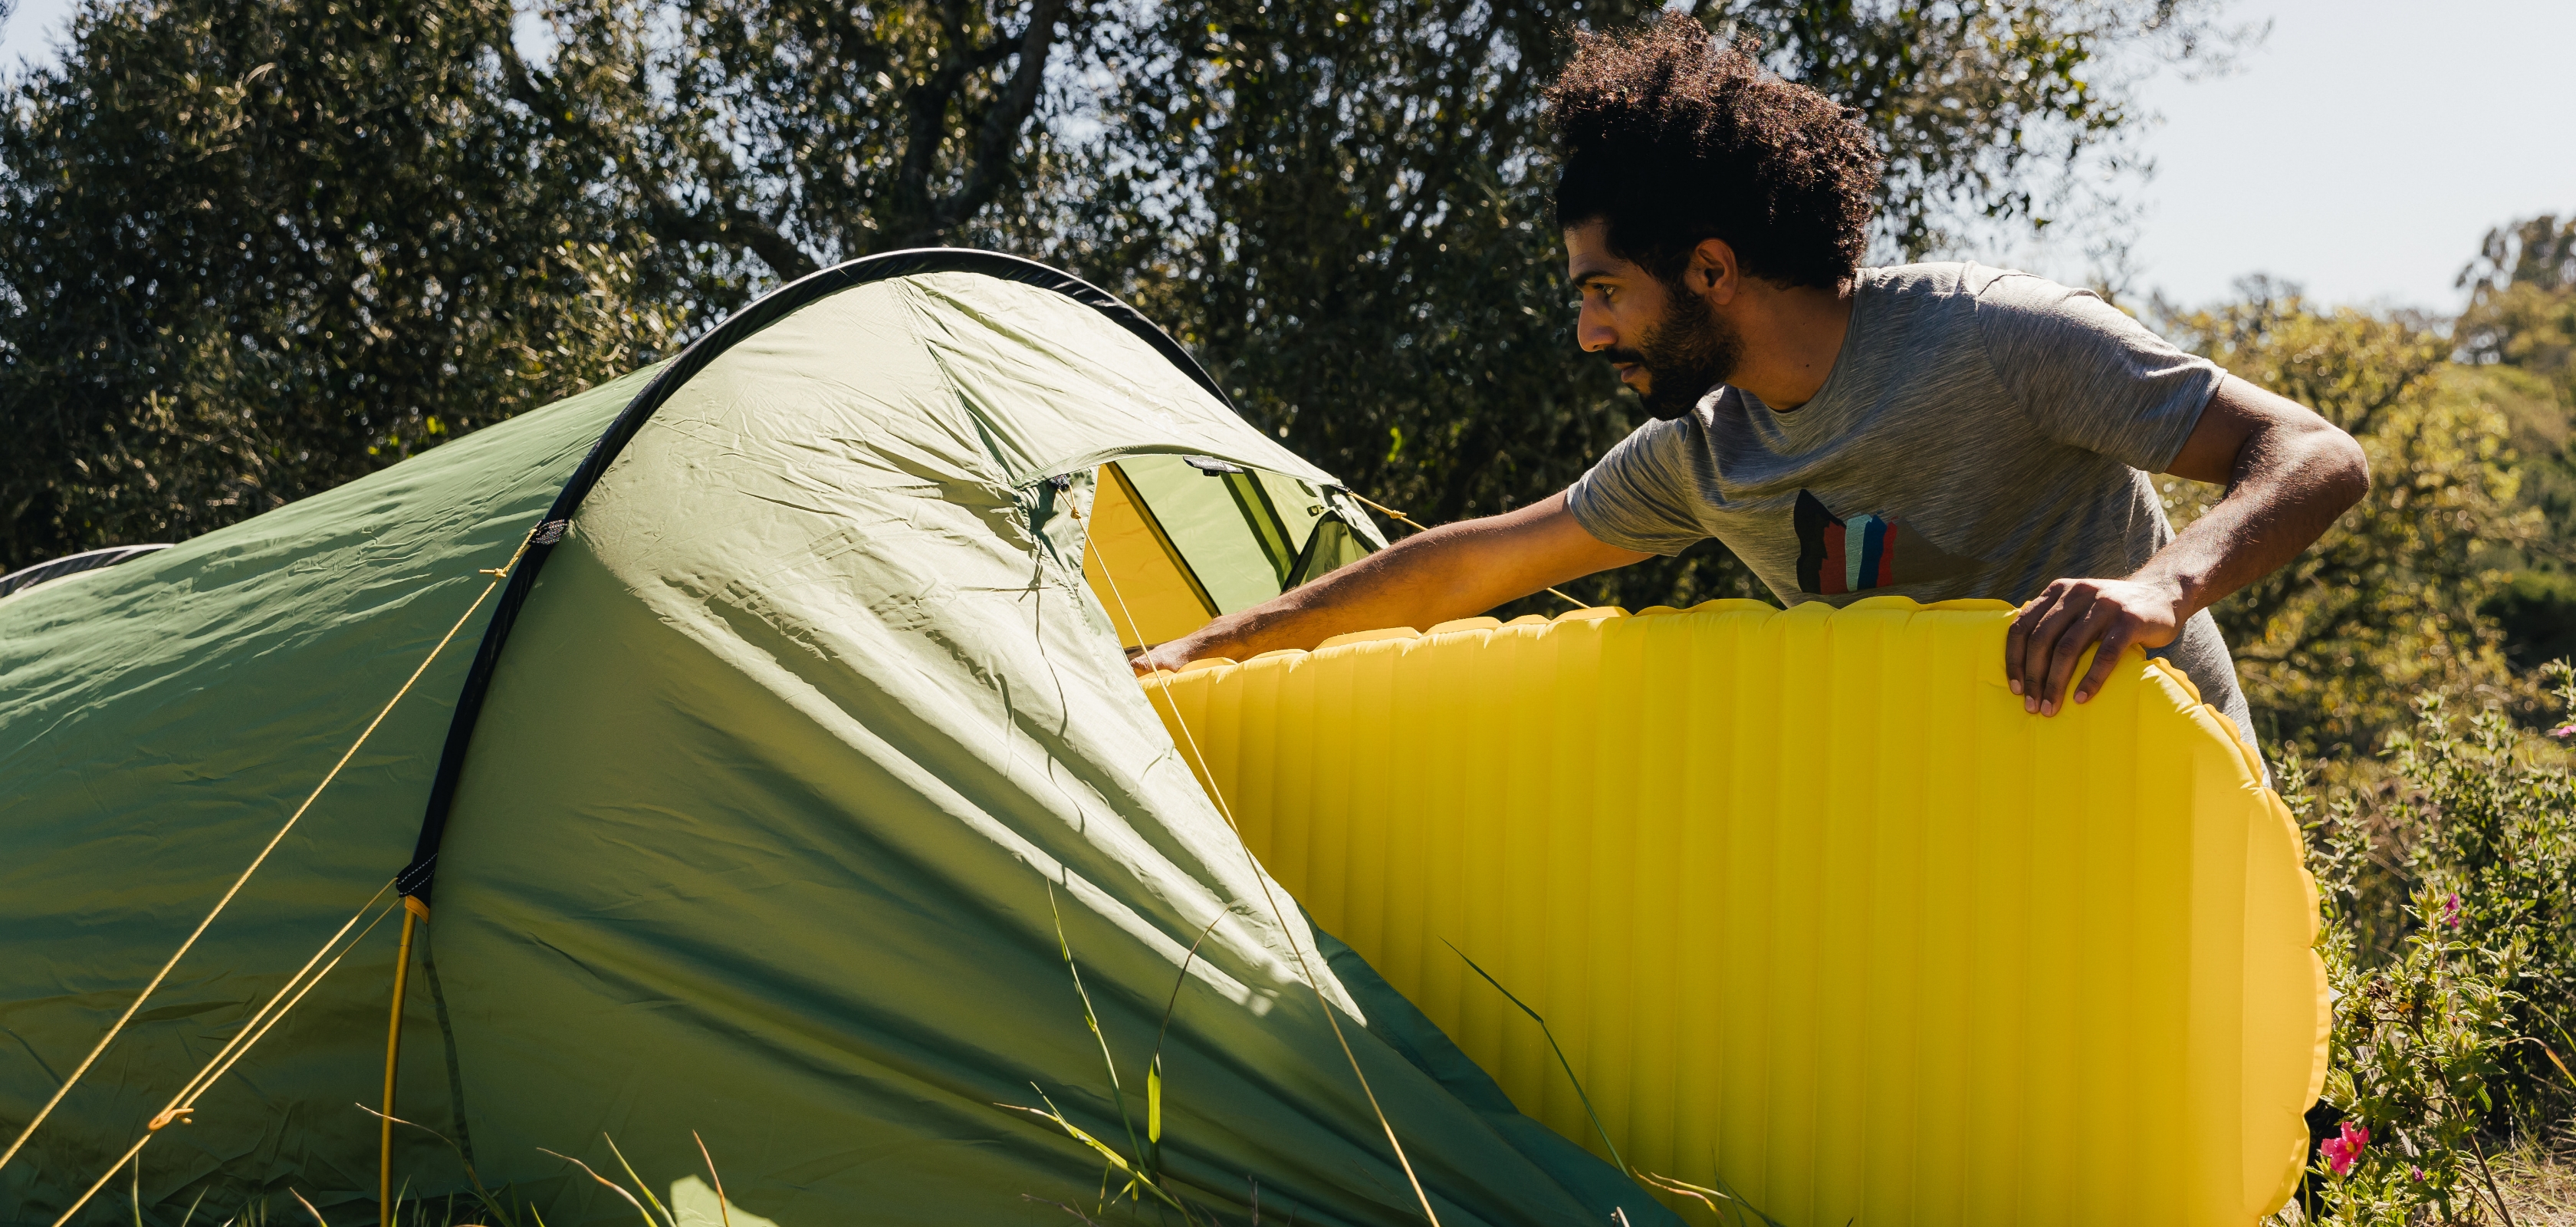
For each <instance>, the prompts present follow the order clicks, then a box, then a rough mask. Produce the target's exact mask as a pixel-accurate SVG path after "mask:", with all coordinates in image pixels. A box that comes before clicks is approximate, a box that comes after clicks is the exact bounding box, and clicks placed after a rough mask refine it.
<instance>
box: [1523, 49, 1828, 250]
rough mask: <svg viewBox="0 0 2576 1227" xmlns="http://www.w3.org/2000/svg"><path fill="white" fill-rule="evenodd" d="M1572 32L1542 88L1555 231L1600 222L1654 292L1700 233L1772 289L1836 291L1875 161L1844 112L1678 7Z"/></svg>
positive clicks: (1615, 247) (1614, 246)
mask: <svg viewBox="0 0 2576 1227" xmlns="http://www.w3.org/2000/svg"><path fill="white" fill-rule="evenodd" d="M1574 39H1575V49H1574V58H1573V61H1572V62H1571V63H1569V64H1567V65H1566V69H1565V73H1564V75H1563V76H1560V77H1558V78H1557V79H1556V82H1555V84H1553V85H1550V86H1549V87H1548V88H1547V101H1548V106H1549V112H1550V120H1551V123H1552V126H1553V127H1554V129H1555V133H1556V138H1557V148H1558V152H1559V154H1560V155H1561V157H1562V160H1563V167H1564V170H1563V173H1562V176H1561V177H1560V178H1559V179H1558V181H1557V187H1556V202H1555V204H1556V221H1557V225H1558V227H1559V228H1560V229H1562V228H1565V227H1570V226H1579V225H1583V224H1585V223H1588V222H1593V221H1601V222H1606V223H1608V234H1607V240H1608V244H1609V248H1610V251H1611V252H1612V253H1613V254H1615V255H1617V256H1619V257H1620V258H1621V259H1624V260H1630V261H1634V262H1635V263H1637V264H1639V265H1641V266H1643V267H1644V268H1645V269H1646V271H1647V272H1649V273H1651V274H1653V275H1654V276H1656V277H1658V278H1661V279H1662V280H1663V281H1665V282H1666V283H1668V284H1676V283H1678V282H1679V280H1680V278H1681V275H1682V271H1683V270H1684V269H1685V268H1686V267H1688V265H1689V261H1690V253H1691V249H1692V248H1694V247H1696V246H1698V245H1699V243H1700V241H1701V240H1703V239H1711V238H1714V239H1722V240H1724V241H1725V242H1726V244H1727V245H1728V246H1730V247H1732V248H1734V249H1735V259H1736V263H1737V265H1738V266H1739V267H1740V268H1741V269H1742V270H1743V271H1744V272H1745V273H1746V274H1747V275H1749V276H1754V277H1759V278H1762V279H1763V280H1765V281H1769V282H1772V283H1774V284H1780V285H1798V286H1815V287H1818V288H1821V289H1834V288H1837V287H1839V286H1840V285H1841V284H1842V283H1843V282H1845V281H1847V280H1849V279H1850V278H1851V277H1852V275H1853V273H1854V272H1855V271H1856V270H1858V269H1859V268H1860V259H1861V254H1862V252H1863V251H1865V250H1866V249H1867V248H1868V246H1869V220H1870V209H1871V202H1872V200H1873V199H1874V198H1875V196H1876V194H1877V191H1878V174H1879V154H1878V146H1877V144H1876V143H1875V142H1874V141H1872V140H1871V138H1870V134H1869V130H1868V129H1866V128H1864V127H1862V126H1861V125H1860V123H1859V122H1858V120H1857V118H1856V117H1855V116H1854V114H1853V113H1851V112H1847V111H1845V110H1844V109H1843V108H1842V107H1840V106H1838V105H1836V104H1835V103H1834V102H1833V101H1832V100H1831V99H1828V98H1826V97H1825V96H1824V95H1823V94H1819V93H1817V92H1816V91H1814V90H1812V89H1809V88H1807V87H1806V86H1803V85H1799V84H1797V83H1795V82H1792V81H1787V80H1783V79H1782V78H1780V77H1779V76H1777V75H1775V74H1772V73H1769V72H1765V71H1763V69H1762V66H1761V65H1760V64H1758V63H1756V62H1754V59H1753V56H1752V54H1751V50H1752V47H1753V44H1752V43H1751V41H1750V40H1746V41H1744V42H1740V43H1737V44H1736V45H1734V46H1728V45H1726V44H1723V43H1720V42H1718V41H1717V40H1716V39H1714V38H1711V37H1710V36H1709V33H1708V31H1707V30H1706V29H1705V28H1703V27H1702V26H1701V25H1700V24H1699V23H1698V22H1697V21H1694V20H1692V19H1691V18H1689V17H1687V16H1684V15H1682V14H1679V13H1667V14H1666V15H1665V16H1664V17H1663V18H1662V19H1661V20H1659V21H1656V22H1654V23H1652V24H1649V25H1646V26H1644V27H1642V28H1640V29H1637V30H1634V31H1630V32H1627V33H1621V34H1586V33H1580V32H1578V33H1576V34H1575V36H1574Z"/></svg>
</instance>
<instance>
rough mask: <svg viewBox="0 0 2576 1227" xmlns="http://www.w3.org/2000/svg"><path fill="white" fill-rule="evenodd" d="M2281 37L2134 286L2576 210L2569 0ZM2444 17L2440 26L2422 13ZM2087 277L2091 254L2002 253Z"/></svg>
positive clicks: (2299, 5) (2147, 240)
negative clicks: (2085, 257) (2085, 256)
mask: <svg viewBox="0 0 2576 1227" xmlns="http://www.w3.org/2000/svg"><path fill="white" fill-rule="evenodd" d="M72 3H73V0H19V3H18V10H17V13H16V15H15V16H13V17H11V18H10V19H9V21H8V24H7V25H6V26H5V27H0V66H10V67H14V66H15V65H17V64H18V63H20V62H22V61H26V60H30V59H32V60H35V61H37V62H50V61H51V60H52V59H53V58H54V44H55V42H56V41H57V40H58V39H59V37H60V32H61V30H62V27H63V24H64V22H65V19H66V16H67V14H68V13H69V12H70V11H71V7H72ZM2228 14H2229V19H2230V20H2234V21H2248V22H2255V23H2261V22H2265V21H2268V22H2270V23H2271V33H2270V36H2269V37H2268V38H2267V39H2266V40H2265V41H2264V42H2263V43H2262V45H2260V46H2258V47H2256V48H2254V49H2253V50H2251V51H2249V52H2246V53H2245V54H2244V55H2243V56H2242V57H2241V58H2240V61H2239V63H2238V66H2237V69H2236V71H2235V72H2234V73H2233V74H2231V75H2229V76H2227V77H2224V78H2220V79H2216V80H2210V79H2201V80H2185V79H2183V78H2181V77H2180V76H2179V75H2177V74H2172V73H2166V74H2161V75H2159V76H2157V77H2155V78H2153V79H2151V80H2150V81H2148V82H2147V83H2146V84H2145V85H2144V86H2143V87H2142V93H2141V98H2142V101H2143V102H2144V103H2145V104H2146V106H2147V108H2148V109H2150V110H2153V111H2155V112H2158V113H2160V114H2161V115H2162V117H2163V118H2162V121H2161V123H2160V124H2158V125H2157V126H2156V127H2155V128H2153V129H2152V130H2150V131H2149V132H2148V133H2147V134H2146V136H2145V138H2144V140H2143V142H2142V147H2143V149H2144V151H2145V152H2146V153H2147V155H2148V156H2149V157H2151V158H2152V159H2153V160H2154V162H2155V165H2156V173H2155V175H2154V176H2153V178H2151V179H2149V180H2148V181H2147V182H2146V183H2145V184H2143V185H2141V186H2137V187H2135V188H2134V189H2133V191H2132V195H2133V196H2134V198H2135V199H2136V200H2137V202H2138V203H2139V205H2141V206H2142V208H2141V213H2140V216H2139V218H2138V221H2137V223H2136V226H2135V232H2134V235H2133V246H2132V249H2131V262H2132V269H2133V276H2132V278H2131V286H2130V288H2131V289H2133V290H2134V291H2135V292H2137V293H2138V294H2140V295H2144V294H2146V293H2150V292H2161V293H2163V294H2164V295H2165V297H2167V298H2168V299H2171V300H2173V301H2175V302H2177V303H2180V304H2184V305H2198V304H2204V303H2211V302H2216V301H2219V300H2221V299H2223V298H2225V297H2227V296H2228V294H2229V290H2230V287H2231V286H2232V285H2233V284H2234V283H2235V282H2236V281H2237V280H2238V279H2239V278H2242V277H2245V276H2247V275H2249V274H2254V273H2263V274H2268V275H2270V276H2272V277H2275V278H2278V279H2281V280H2285V281H2289V282H2293V283H2297V284H2299V285H2301V286H2304V287H2305V288H2306V289H2307V291H2308V295H2309V297H2310V299H2312V300H2314V301H2318V302H2325V303H2337V304H2348V305H2354V306H2365V307H2381V308H2394V307H2412V308H2419V309H2424V310H2430V311H2435V312H2443V313H2447V312H2449V311H2452V310H2456V309H2457V308H2458V306H2459V305H2460V302H2461V293H2460V291H2459V290H2458V289H2457V288H2456V285H2455V282H2456V279H2457V278H2458V276H2459V272H2460V269H2461V268H2462V266H2464V265H2466V264H2467V263H2468V262H2469V261H2470V259H2471V258H2473V257H2474V256H2475V255H2476V253H2477V249H2478V243H2479V241H2480V240H2481V239H2483V238H2484V237H2485V235H2486V232H2487V231H2488V230H2489V229H2490V228H2492V227H2495V226H2498V225H2502V224H2504V223H2506V222H2508V221H2511V220H2514V219H2516V218H2520V217H2527V216H2530V215H2532V214H2535V213H2546V212H2555V213H2557V214H2558V215H2560V216H2562V217H2563V216H2566V215H2568V214H2570V213H2576V124H2571V122H2570V120H2571V118H2576V64H2571V63H2570V62H2569V60H2568V49H2569V48H2571V47H2576V0H2447V2H2446V3H2444V4H2441V5H2426V4H2423V3H2422V2H2421V0H2404V2H2400V0H2235V2H2234V3H2233V4H2232V5H2231V6H2230V7H2229V9H2228ZM2427 15H2438V20H2426V17H2427ZM1985 261H1986V262H1987V263H2014V264H2021V265H2023V266H2025V267H2029V268H2030V269H2031V270H2032V271H2034V272H2039V273H2044V274H2047V275H2050V276H2054V277H2057V278H2059V279H2061V280H2066V281H2073V282H2078V283H2081V282H2083V281H2085V280H2086V279H2087V278H2088V275H2089V273H2090V271H2091V270H2089V269H2088V268H2086V267H2085V266H2084V263H2083V260H2082V257H2081V255H2080V253H2077V252H2073V251H2051V250H2048V249H2025V250H2020V251H1998V252H1995V253H1992V254H1989V255H1986V256H1985Z"/></svg>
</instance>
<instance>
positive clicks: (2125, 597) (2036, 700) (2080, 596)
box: [2004, 579, 2190, 716]
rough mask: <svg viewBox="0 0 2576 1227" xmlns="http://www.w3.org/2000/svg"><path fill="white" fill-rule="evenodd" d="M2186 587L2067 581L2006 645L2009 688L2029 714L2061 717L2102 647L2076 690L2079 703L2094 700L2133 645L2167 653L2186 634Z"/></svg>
mask: <svg viewBox="0 0 2576 1227" xmlns="http://www.w3.org/2000/svg"><path fill="white" fill-rule="evenodd" d="M2189 616H2190V615H2189V614H2188V613H2186V612H2185V611H2184V608H2183V594H2182V590H2181V587H2180V586H2179V585H2173V584H2166V583H2158V582H2141V581H2138V580H2131V579H2061V580H2059V581H2057V582H2056V583H2053V584H2050V585H2049V586H2048V588H2047V590H2046V591H2043V592H2041V593H2040V594H2039V595H2038V596H2037V597H2035V598H2033V599H2032V600H2031V602H2030V603H2029V604H2027V605H2024V606H2022V607H2021V616H2019V617H2017V618H2015V619H2013V624H2012V631H2011V633H2009V634H2007V635H2006V636H2005V637H2004V680H2006V681H2008V682H2010V683H2011V684H2012V692H2013V693H2014V694H2017V695H2020V696H2021V707H2022V710H2023V711H2027V712H2036V713H2038V714H2039V715H2043V716H2054V715H2056V714H2057V712H2058V709H2059V708H2060V707H2061V706H2063V703H2062V699H2063V697H2064V695H2065V694H2066V682H2067V679H2068V678H2069V677H2070V676H2071V675H2073V674H2074V672H2075V666H2076V663H2077V662H2078V661H2079V660H2080V659H2081V658H2082V657H2083V655H2084V649H2086V648H2089V647H2093V646H2095V645H2097V644H2098V645H2100V646H2101V651H2099V652H2096V653H2094V656H2093V667H2092V668H2091V669H2088V670H2086V671H2085V673H2084V679H2083V680H2082V681H2080V682H2077V683H2076V684H2075V701H2076V702H2078V703H2082V702H2084V701H2085V700H2087V699H2090V698H2092V697H2093V694H2094V692H2095V691H2098V690H2100V689H2101V688H2102V683H2103V682H2105V681H2108V680H2109V679H2110V677H2111V670H2112V669H2113V668H2114V667H2115V666H2117V665H2118V664H2119V662H2120V653H2121V651H2122V650H2124V649H2126V648H2127V647H2128V646H2129V645H2130V644H2136V645H2138V646H2140V647H2143V648H2160V647H2163V646H2165V645H2166V644H2169V643H2172V642H2173V641H2174V639H2175V637H2176V636H2179V635H2180V634H2182V623H2183V619H2185V618H2187V617H2189Z"/></svg>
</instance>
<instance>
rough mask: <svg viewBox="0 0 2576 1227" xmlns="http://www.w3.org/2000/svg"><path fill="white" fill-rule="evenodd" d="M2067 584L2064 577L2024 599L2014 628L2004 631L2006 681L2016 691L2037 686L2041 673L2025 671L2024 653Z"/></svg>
mask: <svg viewBox="0 0 2576 1227" xmlns="http://www.w3.org/2000/svg"><path fill="white" fill-rule="evenodd" d="M2068 587H2069V585H2068V583H2067V581H2065V580H2062V579H2061V580H2059V581H2057V582H2056V583H2053V584H2050V585H2049V586H2048V587H2047V588H2045V589H2043V590H2041V592H2040V594H2039V595H2038V596H2035V597H2032V598H2031V599H2030V600H2029V601H2027V602H2024V603H2023V605H2022V607H2021V612H2020V613H2019V614H2018V615H2016V616H2015V617H2014V618H2013V624H2012V629H2011V630H2009V631H2006V632H2004V682H2005V684H2006V685H2009V686H2011V687H2012V692H2013V693H2014V694H2023V693H2025V692H2028V691H2031V690H2034V689H2036V687H2034V686H2032V685H2031V684H2030V679H2032V678H2036V677H2037V676H2039V675H2038V674H2035V673H2025V672H2024V671H2023V661H2022V654H2023V653H2024V652H2026V651H2028V650H2029V648H2030V645H2031V643H2032V642H2033V640H2034V639H2035V635H2034V633H2033V632H2034V631H2035V630H2036V629H2037V628H2038V626H2039V625H2040V623H2041V622H2043V621H2045V620H2046V619H2047V617H2048V615H2049V613H2050V611H2052V610H2054V609H2055V608H2056V607H2057V603H2058V601H2059V599H2060V598H2062V597H2063V596H2065V595H2066V591H2067V589H2068ZM2043 659H2045V657H2044V656H2043ZM2026 706H2027V708H2028V710H2031V711H2037V710H2039V708H2038V706H2037V705H2036V704H2030V705H2026Z"/></svg>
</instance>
